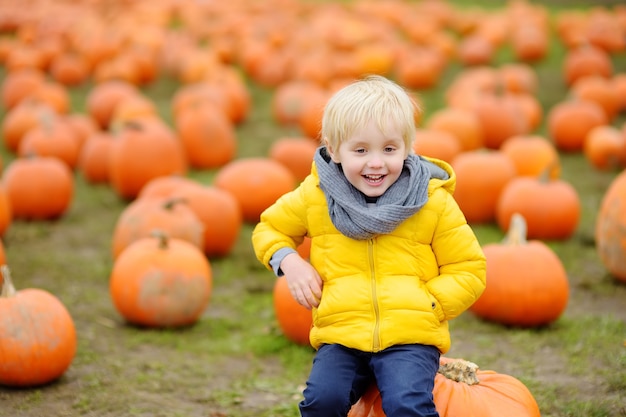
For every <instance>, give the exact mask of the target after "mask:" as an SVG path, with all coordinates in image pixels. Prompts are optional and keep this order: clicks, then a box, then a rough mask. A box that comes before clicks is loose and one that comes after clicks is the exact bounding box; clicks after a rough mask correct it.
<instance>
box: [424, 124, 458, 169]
mask: <svg viewBox="0 0 626 417" xmlns="http://www.w3.org/2000/svg"><path fill="white" fill-rule="evenodd" d="M413 151H414V152H415V153H416V154H417V155H423V156H429V157H432V158H437V159H441V160H443V161H446V162H448V163H450V162H452V160H453V159H454V158H455V157H456V156H457V155H459V154H460V153H461V152H462V150H461V144H460V143H459V140H458V139H457V138H456V137H455V136H454V135H453V134H452V133H449V132H446V131H443V130H434V129H417V132H416V133H415V141H414V142H413Z"/></svg>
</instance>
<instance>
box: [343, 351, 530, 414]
mask: <svg viewBox="0 0 626 417" xmlns="http://www.w3.org/2000/svg"><path fill="white" fill-rule="evenodd" d="M457 360H458V359H451V358H444V357H442V358H441V360H440V363H441V364H445V363H448V362H452V361H457ZM476 376H477V377H478V380H479V381H480V382H479V383H478V384H475V385H468V384H466V383H464V382H457V381H455V380H452V379H449V378H447V377H446V376H444V375H442V374H441V373H438V374H437V375H436V376H435V387H434V389H433V397H434V401H435V406H436V408H437V411H438V412H439V417H503V416H507V417H540V416H541V414H540V412H539V406H538V405H537V401H536V400H535V399H534V397H533V395H532V394H531V392H530V391H529V390H528V388H526V386H525V385H524V384H522V382H521V381H519V380H518V379H516V378H514V377H512V376H510V375H506V374H500V373H497V372H495V371H487V370H486V371H482V370H480V369H479V370H477V371H476ZM385 416H386V415H385V413H384V412H383V410H382V406H381V397H380V392H379V391H378V388H377V387H376V385H375V384H372V385H371V386H370V387H369V388H368V390H367V392H366V393H365V394H364V395H363V396H362V397H361V399H360V400H359V401H358V402H357V403H356V404H354V406H353V407H352V409H351V410H350V413H349V414H348V417H385Z"/></svg>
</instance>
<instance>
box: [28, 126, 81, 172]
mask: <svg viewBox="0 0 626 417" xmlns="http://www.w3.org/2000/svg"><path fill="white" fill-rule="evenodd" d="M79 152H80V150H79V147H78V139H76V133H75V132H74V130H73V129H72V128H71V127H70V126H69V124H68V123H67V122H65V121H64V120H63V119H61V118H59V117H57V116H55V115H52V114H48V115H47V116H43V117H42V118H41V120H40V121H39V123H38V124H37V125H36V126H34V127H32V128H31V129H29V130H28V131H27V132H26V134H25V135H24V136H23V137H22V140H21V141H20V144H19V146H18V148H17V155H18V156H20V157H26V156H28V155H39V156H52V157H55V158H58V159H59V160H61V161H63V162H64V163H65V164H67V166H68V168H70V169H71V170H74V168H75V167H76V164H77V162H78V155H79Z"/></svg>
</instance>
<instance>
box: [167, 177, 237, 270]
mask: <svg viewBox="0 0 626 417" xmlns="http://www.w3.org/2000/svg"><path fill="white" fill-rule="evenodd" d="M170 195H171V198H174V199H176V198H178V199H181V200H183V201H185V202H186V203H187V205H188V206H189V208H190V209H191V210H192V211H193V212H194V213H195V214H196V217H197V218H198V220H200V222H201V223H202V224H203V225H204V238H203V239H202V240H203V249H204V254H205V255H206V256H208V257H210V258H212V257H223V256H227V255H229V254H230V252H231V251H232V250H233V249H234V247H235V244H236V243H237V240H238V238H239V232H240V231H241V228H242V226H243V215H242V213H241V208H240V207H239V202H238V201H237V199H236V198H235V197H234V196H233V195H232V194H231V193H229V192H228V191H225V190H222V189H221V188H217V187H213V186H208V185H207V186H205V185H202V184H200V183H197V182H194V183H190V184H185V185H181V186H180V187H177V188H176V189H175V190H172V192H171V194H170Z"/></svg>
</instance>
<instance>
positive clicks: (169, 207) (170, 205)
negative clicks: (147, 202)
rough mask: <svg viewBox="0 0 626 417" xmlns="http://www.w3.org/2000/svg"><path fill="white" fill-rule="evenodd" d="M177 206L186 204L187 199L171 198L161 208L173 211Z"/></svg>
mask: <svg viewBox="0 0 626 417" xmlns="http://www.w3.org/2000/svg"><path fill="white" fill-rule="evenodd" d="M177 204H187V199H186V198H185V197H172V198H169V199H167V200H165V203H164V204H163V208H164V209H165V210H173V209H174V207H175V206H176V205H177Z"/></svg>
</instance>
